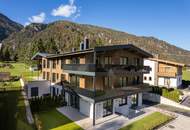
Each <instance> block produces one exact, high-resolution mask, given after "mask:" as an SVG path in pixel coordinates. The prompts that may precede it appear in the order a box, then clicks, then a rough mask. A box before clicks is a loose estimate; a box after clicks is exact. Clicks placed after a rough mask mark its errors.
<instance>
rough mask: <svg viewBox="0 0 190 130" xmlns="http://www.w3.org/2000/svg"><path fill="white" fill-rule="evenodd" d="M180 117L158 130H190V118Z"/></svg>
mask: <svg viewBox="0 0 190 130" xmlns="http://www.w3.org/2000/svg"><path fill="white" fill-rule="evenodd" d="M177 116H178V117H177V118H176V119H175V120H173V121H172V122H170V123H168V124H166V125H165V126H163V127H161V128H159V129H158V130H189V128H190V117H187V116H184V115H180V114H178V115H177Z"/></svg>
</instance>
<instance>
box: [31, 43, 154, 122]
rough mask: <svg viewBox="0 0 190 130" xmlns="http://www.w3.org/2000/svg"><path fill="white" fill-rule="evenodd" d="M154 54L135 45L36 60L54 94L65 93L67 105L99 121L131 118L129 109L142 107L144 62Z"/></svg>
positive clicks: (86, 45)
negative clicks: (116, 115) (116, 117)
mask: <svg viewBox="0 0 190 130" xmlns="http://www.w3.org/2000/svg"><path fill="white" fill-rule="evenodd" d="M149 57H152V55H151V54H149V53H147V52H145V51H144V50H141V49H140V48H137V47H136V46H134V45H132V44H126V45H112V46H101V47H95V48H89V43H88V41H86V42H84V43H81V45H80V50H78V51H77V50H76V49H72V51H71V52H68V53H64V54H42V53H37V54H36V55H35V56H34V57H33V58H32V59H33V60H38V61H39V63H40V64H41V71H42V78H43V79H44V80H48V81H50V82H51V86H50V92H51V94H52V95H57V94H62V95H63V96H64V99H65V101H66V102H67V105H69V106H72V107H74V108H76V109H78V110H79V111H80V112H81V113H82V114H84V115H86V116H89V117H90V118H92V119H93V124H95V120H96V119H99V118H103V117H106V116H109V115H111V114H113V113H120V114H124V115H128V112H129V109H130V108H131V107H135V106H141V105H142V93H143V92H147V91H150V88H149V86H148V85H146V84H143V74H144V73H148V72H149V67H144V65H143V59H144V58H149Z"/></svg>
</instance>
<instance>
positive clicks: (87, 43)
mask: <svg viewBox="0 0 190 130" xmlns="http://www.w3.org/2000/svg"><path fill="white" fill-rule="evenodd" d="M89 48H90V43H89V39H88V38H86V37H85V38H84V49H89Z"/></svg>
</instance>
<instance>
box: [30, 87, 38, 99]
mask: <svg viewBox="0 0 190 130" xmlns="http://www.w3.org/2000/svg"><path fill="white" fill-rule="evenodd" d="M36 96H38V87H33V88H31V97H36Z"/></svg>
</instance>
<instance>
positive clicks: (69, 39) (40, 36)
mask: <svg viewBox="0 0 190 130" xmlns="http://www.w3.org/2000/svg"><path fill="white" fill-rule="evenodd" d="M31 26H32V27H31ZM36 26H37V27H36ZM34 28H40V29H37V30H38V31H34V30H35V29H34ZM28 34H32V35H28ZM26 35H27V36H26ZM85 36H87V37H88V38H89V39H90V46H91V47H94V46H101V45H110V44H128V43H132V44H134V45H136V46H138V47H140V48H142V49H144V50H146V51H148V52H150V53H152V54H154V55H157V54H158V55H159V57H160V58H163V59H167V60H172V61H177V62H182V63H186V64H190V60H189V58H190V51H187V50H184V49H181V48H178V47H176V46H173V45H171V44H169V43H167V42H165V41H162V40H159V39H156V38H154V37H139V36H135V35H132V34H128V33H125V32H121V31H116V30H112V29H107V28H102V27H97V26H92V25H84V24H77V23H73V22H69V21H57V22H53V23H50V24H48V25H43V24H32V25H29V26H27V27H25V28H23V29H22V30H21V31H20V32H19V33H14V34H12V35H11V36H10V37H8V38H7V39H5V40H4V41H3V43H5V44H4V45H7V46H9V47H13V46H17V48H16V50H15V51H16V52H17V53H23V51H22V49H23V48H25V50H26V48H32V45H33V44H34V43H36V42H38V41H39V40H41V42H42V41H43V43H42V44H44V46H46V44H48V46H49V44H50V41H53V43H54V44H55V45H56V47H57V48H58V51H59V52H61V53H62V52H66V51H69V50H71V48H72V47H79V44H80V42H81V41H82V40H83V38H84V37H85ZM52 39H53V40H52ZM36 45H38V44H35V46H36ZM33 48H34V47H33ZM38 49H39V48H38ZM43 50H44V51H47V52H48V51H49V50H48V49H47V47H45V49H43ZM27 52H31V50H29V51H27ZM27 52H25V53H27ZM18 55H19V54H18Z"/></svg>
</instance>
